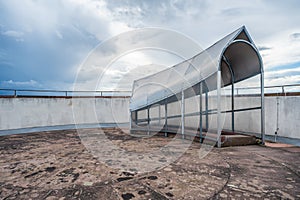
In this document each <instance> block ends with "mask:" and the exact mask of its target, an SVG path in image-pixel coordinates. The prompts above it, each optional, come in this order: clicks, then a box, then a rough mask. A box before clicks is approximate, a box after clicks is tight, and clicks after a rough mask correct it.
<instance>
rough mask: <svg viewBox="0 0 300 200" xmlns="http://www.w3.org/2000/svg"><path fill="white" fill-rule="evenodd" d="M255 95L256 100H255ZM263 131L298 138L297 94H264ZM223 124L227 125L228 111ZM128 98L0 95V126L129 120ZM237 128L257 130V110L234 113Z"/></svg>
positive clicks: (299, 105) (299, 101)
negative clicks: (3, 96)
mask: <svg viewBox="0 0 300 200" xmlns="http://www.w3.org/2000/svg"><path fill="white" fill-rule="evenodd" d="M256 98H257V100H256ZM256 98H246V97H237V98H235V103H236V107H237V108H238V107H239V105H240V104H243V105H244V106H245V104H247V101H251V102H249V104H251V105H256V104H257V103H256V101H258V102H259V98H258V97H256ZM265 108H266V134H268V135H274V133H275V131H276V129H277V120H278V128H279V131H278V135H279V136H282V137H289V138H298V139H299V138H300V132H299V130H300V96H287V97H285V96H279V97H276V96H268V97H266V98H265ZM226 118H227V119H228V120H226V121H225V124H224V127H225V128H226V127H228V128H230V124H231V122H230V115H228V116H226ZM128 122H129V98H128V97H115V98H55V97H54V98H36V97H30V98H29V97H26V98H0V130H9V129H20V128H28V127H43V126H57V125H67V124H92V123H128ZM235 127H236V129H237V130H240V131H245V132H247V131H249V130H253V132H257V133H259V131H260V111H259V110H257V111H252V112H249V113H247V112H240V113H236V116H235ZM250 132H251V131H250Z"/></svg>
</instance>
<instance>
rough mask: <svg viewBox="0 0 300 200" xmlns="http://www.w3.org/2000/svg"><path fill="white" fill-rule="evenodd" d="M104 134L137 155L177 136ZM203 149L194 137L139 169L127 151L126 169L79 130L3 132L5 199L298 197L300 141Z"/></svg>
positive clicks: (0, 186) (0, 174)
mask: <svg viewBox="0 0 300 200" xmlns="http://www.w3.org/2000/svg"><path fill="white" fill-rule="evenodd" d="M98 131H99V130H98V129H85V130H81V134H82V133H87V135H88V134H89V133H94V134H96V133H97V132H98ZM105 133H107V135H108V138H110V139H111V140H112V141H113V143H114V144H116V145H118V146H120V147H122V148H124V149H126V150H128V151H130V152H139V153H140V154H143V153H145V154H146V152H148V151H149V149H151V148H158V147H159V146H165V145H166V144H167V143H168V142H170V141H171V140H172V138H170V137H169V138H164V137H158V136H156V137H150V138H136V137H131V136H130V135H128V134H126V133H124V132H122V131H120V130H118V129H105ZM83 140H84V139H83ZM199 148H201V145H200V144H199V143H193V144H191V146H190V147H189V148H188V150H187V151H185V153H184V154H183V155H182V156H181V157H180V158H179V159H177V160H176V161H175V162H172V163H171V164H169V165H166V166H163V167H160V168H157V170H155V171H150V172H139V170H136V169H134V168H132V166H134V164H135V159H142V158H140V157H138V158H135V159H134V157H133V158H132V157H130V162H131V163H130V164H131V165H130V167H131V168H130V169H129V170H127V168H126V166H123V167H124V168H123V170H122V169H116V168H115V167H114V164H110V163H109V162H105V163H103V162H101V161H99V160H98V159H97V158H96V157H94V156H93V155H92V153H91V152H90V151H89V150H87V149H86V148H85V146H84V145H83V142H82V140H81V139H80V137H79V136H78V134H77V132H76V130H66V131H52V132H39V133H32V134H23V135H11V136H2V137H0V170H1V171H0V199H3V200H4V199H47V200H50V199H61V200H62V199H300V148H299V147H284V148H280V147H263V146H258V145H253V146H241V147H227V148H222V149H217V148H213V149H212V151H211V152H210V153H209V154H208V155H207V156H205V157H204V158H201V159H200V158H199V152H198V151H199ZM106 153H111V154H112V157H113V152H109V151H108V152H106ZM152 156H153V155H152ZM154 157H155V156H154ZM167 160H168V158H161V157H160V158H157V159H156V158H153V163H155V162H161V163H164V162H166V163H167ZM128 162H129V161H128ZM125 169H126V170H125Z"/></svg>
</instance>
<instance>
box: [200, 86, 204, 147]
mask: <svg viewBox="0 0 300 200" xmlns="http://www.w3.org/2000/svg"><path fill="white" fill-rule="evenodd" d="M202 93H203V91H202V82H200V83H199V97H200V98H199V114H200V115H199V117H200V118H199V137H200V143H203V133H202V131H203V129H202Z"/></svg>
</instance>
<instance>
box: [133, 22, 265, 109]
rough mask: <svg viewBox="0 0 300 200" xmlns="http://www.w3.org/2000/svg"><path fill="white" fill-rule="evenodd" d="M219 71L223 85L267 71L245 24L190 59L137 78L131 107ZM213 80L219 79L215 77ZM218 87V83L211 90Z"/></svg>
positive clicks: (186, 87) (149, 103) (151, 100)
mask: <svg viewBox="0 0 300 200" xmlns="http://www.w3.org/2000/svg"><path fill="white" fill-rule="evenodd" d="M218 71H221V76H222V86H227V85H230V84H232V83H236V82H239V81H242V80H245V79H248V78H250V77H253V76H255V75H258V74H260V73H262V72H263V64H262V60H261V56H260V54H259V52H258V50H257V48H256V46H255V44H254V42H253V41H252V39H251V37H250V35H249V34H248V32H247V30H246V28H245V26H243V27H241V28H239V29H237V30H236V31H234V32H232V33H231V34H229V35H227V36H226V37H224V38H223V39H221V40H219V41H218V42H216V43H215V44H213V45H212V46H210V47H209V48H207V49H206V50H204V51H202V52H201V53H199V54H197V55H195V56H194V57H192V58H190V59H188V60H185V61H183V62H181V63H179V64H177V65H175V66H173V67H171V68H168V69H166V70H163V71H161V72H158V73H156V74H153V75H150V76H147V77H144V78H142V79H139V80H136V81H134V84H133V93H132V97H131V101H130V110H131V111H134V110H138V109H141V108H145V107H147V106H150V105H153V104H155V103H157V102H160V101H162V100H164V99H166V98H168V97H171V96H173V95H174V94H178V93H180V92H181V91H183V90H186V89H188V88H190V87H193V86H194V85H196V84H197V83H200V82H202V81H207V80H208V79H209V78H210V77H212V75H213V74H215V73H216V72H218ZM232 79H233V80H232ZM210 81H213V82H214V81H215V83H216V82H217V81H216V80H215V79H213V80H210ZM216 88H217V87H216V84H215V87H214V86H213V87H212V88H210V90H214V89H216Z"/></svg>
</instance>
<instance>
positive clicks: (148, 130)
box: [147, 107, 150, 135]
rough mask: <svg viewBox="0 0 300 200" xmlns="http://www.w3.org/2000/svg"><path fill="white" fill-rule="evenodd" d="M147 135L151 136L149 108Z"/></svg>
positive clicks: (148, 109) (148, 110) (148, 113)
mask: <svg viewBox="0 0 300 200" xmlns="http://www.w3.org/2000/svg"><path fill="white" fill-rule="evenodd" d="M147 122H148V124H147V134H148V135H150V107H148V108H147Z"/></svg>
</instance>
